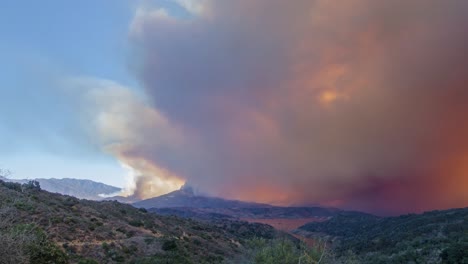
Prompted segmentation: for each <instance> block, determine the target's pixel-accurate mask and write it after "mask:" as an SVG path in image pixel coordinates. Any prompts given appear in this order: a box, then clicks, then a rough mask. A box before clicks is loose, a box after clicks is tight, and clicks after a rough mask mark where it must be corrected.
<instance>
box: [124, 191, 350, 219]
mask: <svg viewBox="0 0 468 264" xmlns="http://www.w3.org/2000/svg"><path fill="white" fill-rule="evenodd" d="M133 205H134V206H136V207H140V208H146V209H148V210H150V211H151V212H155V213H158V214H162V215H176V216H180V217H185V218H196V219H223V218H225V219H229V218H232V219H246V218H248V219H274V218H285V219H296V218H308V217H329V216H332V215H335V214H337V213H338V212H341V210H338V209H335V208H325V207H282V206H273V205H269V204H261V203H252V202H243V201H237V200H227V199H222V198H218V197H209V196H203V195H198V194H195V193H194V191H193V189H192V188H190V187H183V188H181V189H180V190H176V191H173V192H171V193H168V194H164V195H161V196H158V197H154V198H150V199H146V200H142V201H138V202H135V203H133Z"/></svg>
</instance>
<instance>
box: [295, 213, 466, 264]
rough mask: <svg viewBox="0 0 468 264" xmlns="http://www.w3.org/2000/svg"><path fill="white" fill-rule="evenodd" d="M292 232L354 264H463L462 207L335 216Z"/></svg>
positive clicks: (463, 218)
mask: <svg viewBox="0 0 468 264" xmlns="http://www.w3.org/2000/svg"><path fill="white" fill-rule="evenodd" d="M297 233H299V234H302V235H307V236H309V237H314V238H322V239H327V240H328V241H330V243H331V244H332V245H333V248H334V252H335V254H336V255H337V256H341V257H343V258H346V259H348V260H349V259H355V260H356V261H357V262H359V263H468V208H463V209H451V210H445V211H432V212H426V213H424V214H410V215H402V216H398V217H385V218H380V217H376V216H372V215H365V214H362V215H356V214H348V213H341V214H338V215H336V216H334V217H332V218H331V219H330V220H328V221H325V222H314V223H309V224H306V225H304V226H302V227H300V228H299V229H298V230H297Z"/></svg>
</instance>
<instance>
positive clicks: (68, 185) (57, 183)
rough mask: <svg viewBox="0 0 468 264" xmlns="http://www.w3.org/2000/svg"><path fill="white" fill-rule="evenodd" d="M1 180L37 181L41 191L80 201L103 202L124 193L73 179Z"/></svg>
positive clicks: (96, 183)
mask: <svg viewBox="0 0 468 264" xmlns="http://www.w3.org/2000/svg"><path fill="white" fill-rule="evenodd" d="M0 180H3V181H9V182H16V183H27V182H29V181H31V180H35V181H38V182H39V184H40V186H41V189H43V190H46V191H48V192H52V193H60V194H64V195H70V196H74V197H77V198H80V199H88V200H102V199H103V198H104V197H105V196H108V195H112V194H116V193H118V192H120V191H122V189H121V188H117V187H114V186H111V185H107V184H104V183H100V182H95V181H91V180H82V179H72V178H63V179H54V178H51V179H42V178H39V179H21V180H16V179H6V178H3V177H0Z"/></svg>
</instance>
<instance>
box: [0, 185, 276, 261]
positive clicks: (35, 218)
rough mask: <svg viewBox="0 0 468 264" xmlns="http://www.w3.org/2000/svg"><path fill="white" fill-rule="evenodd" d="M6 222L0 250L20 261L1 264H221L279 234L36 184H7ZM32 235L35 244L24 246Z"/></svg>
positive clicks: (2, 195)
mask: <svg viewBox="0 0 468 264" xmlns="http://www.w3.org/2000/svg"><path fill="white" fill-rule="evenodd" d="M0 220H1V221H0V248H1V249H7V248H15V247H16V248H15V250H9V251H7V252H3V254H4V255H2V258H1V259H7V256H10V255H11V254H13V252H19V253H18V254H19V255H18V258H13V259H10V260H11V261H7V262H2V261H0V263H9V262H10V263H13V262H15V263H27V261H22V260H21V258H20V257H21V256H22V257H23V260H24V255H25V254H26V255H28V256H29V258H30V259H33V257H34V256H36V257H37V256H39V257H40V258H41V259H40V260H39V259H37V258H36V259H34V261H33V262H34V263H46V262H44V261H45V260H47V261H49V262H50V261H51V262H52V263H67V262H71V263H78V262H80V261H81V262H80V263H121V262H124V263H220V262H222V261H223V260H224V259H231V258H234V257H235V256H236V255H237V254H240V253H242V251H243V245H244V242H245V241H246V239H250V238H252V237H264V238H273V237H274V236H276V234H277V233H276V232H275V231H274V229H273V228H272V227H270V226H267V225H261V224H249V223H246V222H239V221H223V222H222V223H221V224H220V225H214V224H208V223H203V222H198V221H194V220H190V219H182V218H178V217H169V216H159V215H156V214H152V213H148V212H147V211H146V210H145V209H137V208H135V207H132V206H131V205H126V204H121V203H118V202H113V201H100V202H97V201H88V200H79V199H77V198H75V197H71V196H64V195H60V194H54V193H49V192H46V191H42V190H40V188H39V187H38V186H37V185H35V184H24V185H20V184H17V183H11V182H3V181H0ZM26 235H27V236H26ZM30 235H31V236H33V237H34V239H30V240H27V241H32V242H30V243H23V242H21V241H26V240H24V239H23V238H24V237H29V236H30ZM13 238H15V239H16V240H15V239H13ZM19 239H23V240H21V241H20V242H21V243H16V244H15V243H13V242H15V241H16V242H18V241H19ZM38 239H39V240H40V241H41V242H40V243H36V242H37V241H38ZM34 241H36V242H34ZM34 245H37V246H38V247H39V248H34V249H33V246H34ZM0 251H1V250H0ZM21 252H22V253H21ZM20 253H21V254H22V255H21V254H20ZM5 254H6V255H5ZM8 254H10V255H8ZM31 254H33V255H34V256H33V255H31ZM44 259H45V260H44ZM86 259H87V260H86ZM41 261H42V262H41Z"/></svg>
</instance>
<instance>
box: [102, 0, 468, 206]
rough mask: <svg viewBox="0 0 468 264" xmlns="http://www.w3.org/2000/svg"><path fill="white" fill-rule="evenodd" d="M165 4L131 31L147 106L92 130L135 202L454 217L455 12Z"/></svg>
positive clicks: (431, 2) (466, 141)
mask: <svg viewBox="0 0 468 264" xmlns="http://www.w3.org/2000/svg"><path fill="white" fill-rule="evenodd" d="M178 2H179V3H182V4H181V8H186V11H187V13H188V14H189V15H187V16H177V15H173V14H171V10H166V9H163V8H158V7H144V8H143V7H142V8H140V9H139V10H138V11H137V15H136V16H135V18H134V21H133V23H132V25H131V32H130V38H131V41H132V43H133V46H134V49H135V52H134V53H135V58H134V61H135V69H134V70H135V72H136V75H137V77H138V79H139V80H140V81H141V83H142V85H143V87H144V89H145V95H144V97H145V100H147V101H145V102H138V100H137V101H135V102H132V105H131V107H129V109H118V108H119V107H122V105H121V104H115V105H108V108H111V109H114V108H117V109H114V110H115V111H111V114H110V115H104V116H101V117H100V118H102V119H103V120H100V121H101V125H102V124H104V125H105V126H106V127H101V128H100V129H106V130H109V132H110V134H111V135H112V133H123V134H125V135H118V136H119V141H118V143H116V144H109V145H108V147H107V148H108V151H109V152H111V153H114V154H115V155H116V156H117V157H118V158H119V159H120V160H122V162H124V163H125V164H128V165H129V166H131V167H133V168H138V169H139V170H140V171H144V173H143V174H144V175H145V176H144V177H140V178H138V181H137V182H138V185H137V186H136V187H137V188H136V191H137V193H138V194H139V195H140V196H142V197H146V196H151V195H155V194H157V193H158V191H157V190H165V191H166V190H168V189H171V188H172V187H173V189H175V188H176V187H179V186H180V185H181V184H182V181H183V180H188V181H189V182H190V183H191V184H193V185H196V187H197V188H198V189H200V190H201V191H202V192H204V193H209V194H212V195H220V196H223V197H226V198H236V199H243V200H251V201H258V202H270V203H276V204H307V203H321V204H325V205H332V206H339V207H343V208H352V209H359V210H366V211H371V212H375V213H382V214H392V213H401V212H409V211H422V210H428V209H434V208H448V207H457V206H458V207H459V206H467V205H468V191H467V190H468V165H467V164H468V137H467V135H468V87H467V84H468V27H466V25H468V16H466V14H468V2H466V1H436V0H420V1H418V0H416V1H405V0H396V1H370V0H350V1H344V2H340V3H337V2H334V1H326V0H315V1H310V0H298V1H293V2H290V1H281V0H255V1H252V0H245V1H178ZM95 97H96V96H95ZM97 97H99V96H97ZM123 97H125V98H128V97H129V96H127V95H123ZM133 104H134V105H133ZM101 107H102V106H101ZM108 108H107V109H108ZM120 110H122V111H120ZM135 111H136V112H135ZM117 112H118V115H112V113H117ZM122 115H123V116H122ZM103 134H105V135H106V137H108V136H109V135H108V134H109V133H108V132H106V133H103ZM122 138H123V139H125V140H122ZM150 186H153V187H150ZM154 186H156V187H157V188H156V191H151V188H153V189H154V188H155V187H154Z"/></svg>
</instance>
